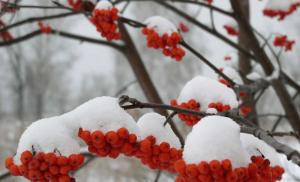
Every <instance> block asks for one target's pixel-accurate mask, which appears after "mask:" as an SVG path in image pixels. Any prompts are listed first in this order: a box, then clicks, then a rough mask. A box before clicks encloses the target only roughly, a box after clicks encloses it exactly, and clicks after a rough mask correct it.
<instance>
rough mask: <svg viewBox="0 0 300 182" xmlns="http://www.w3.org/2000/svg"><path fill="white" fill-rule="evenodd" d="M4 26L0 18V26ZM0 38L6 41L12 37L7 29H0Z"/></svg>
mask: <svg viewBox="0 0 300 182" xmlns="http://www.w3.org/2000/svg"><path fill="white" fill-rule="evenodd" d="M4 27H5V23H4V22H3V21H2V20H0V28H1V29H2V28H4ZM0 38H1V39H2V40H3V41H4V42H7V41H11V40H12V39H13V37H12V35H11V33H10V32H8V31H1V32H0Z"/></svg>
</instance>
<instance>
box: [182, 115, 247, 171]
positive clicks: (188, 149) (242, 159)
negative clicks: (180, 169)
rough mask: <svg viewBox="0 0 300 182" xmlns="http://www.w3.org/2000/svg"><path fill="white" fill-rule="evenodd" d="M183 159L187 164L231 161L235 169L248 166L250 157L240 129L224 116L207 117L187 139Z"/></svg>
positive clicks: (194, 128)
mask: <svg viewBox="0 0 300 182" xmlns="http://www.w3.org/2000/svg"><path fill="white" fill-rule="evenodd" d="M183 158H184V160H185V161H186V162H187V163H194V164H198V163H200V162H201V161H207V162H209V161H211V160H224V159H229V160H231V162H232V166H233V168H236V167H242V166H247V165H248V163H249V162H250V156H249V155H248V154H247V151H246V150H245V149H244V148H243V146H242V143H241V141H240V127H239V125H238V124H236V123H235V122H234V121H233V120H232V119H230V118H227V117H223V116H207V117H204V118H202V120H201V122H199V123H197V124H196V125H195V126H194V127H193V129H192V131H191V132H190V133H189V135H188V136H187V139H186V143H185V146H184V151H183Z"/></svg>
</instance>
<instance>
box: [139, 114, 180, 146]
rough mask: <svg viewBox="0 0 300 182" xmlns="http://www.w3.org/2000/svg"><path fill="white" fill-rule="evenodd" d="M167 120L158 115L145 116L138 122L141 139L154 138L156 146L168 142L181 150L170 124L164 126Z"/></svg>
mask: <svg viewBox="0 0 300 182" xmlns="http://www.w3.org/2000/svg"><path fill="white" fill-rule="evenodd" d="M165 121H166V118H165V117H164V116H162V115H160V114H157V113H147V114H144V115H143V116H142V117H141V118H140V119H139V120H138V122H137V125H138V126H139V128H140V132H141V139H144V138H147V137H148V136H154V137H155V139H156V144H158V145H159V144H160V143H162V142H167V143H169V144H170V146H171V147H174V148H178V149H179V148H180V146H181V145H180V142H179V139H178V137H177V136H176V135H175V134H174V132H173V130H172V129H171V127H170V125H169V124H166V126H164V122H165Z"/></svg>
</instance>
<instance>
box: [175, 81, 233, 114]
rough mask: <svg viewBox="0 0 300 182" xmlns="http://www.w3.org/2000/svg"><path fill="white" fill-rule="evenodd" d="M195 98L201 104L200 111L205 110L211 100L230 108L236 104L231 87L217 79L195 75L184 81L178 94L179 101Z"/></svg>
mask: <svg viewBox="0 0 300 182" xmlns="http://www.w3.org/2000/svg"><path fill="white" fill-rule="evenodd" d="M190 99H195V100H196V101H197V102H199V103H200V105H201V111H206V110H207V108H208V104H210V103H212V102H222V103H223V104H225V105H226V104H228V105H229V106H230V107H231V108H236V107H237V106H238V101H237V96H236V95H235V93H234V91H233V90H232V89H231V88H228V87H227V86H226V85H224V84H222V83H220V82H218V81H217V80H214V79H211V78H207V77H203V76H197V77H195V78H193V79H192V80H190V81H189V82H187V83H186V85H185V86H184V87H183V89H182V90H181V93H180V94H179V97H178V101H179V102H187V101H189V100H190Z"/></svg>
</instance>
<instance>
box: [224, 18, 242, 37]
mask: <svg viewBox="0 0 300 182" xmlns="http://www.w3.org/2000/svg"><path fill="white" fill-rule="evenodd" d="M223 27H224V29H225V30H226V32H227V34H228V35H231V36H238V35H239V34H240V31H239V27H238V25H237V23H236V22H235V21H231V22H228V23H226V24H225V25H224V26H223Z"/></svg>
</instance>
